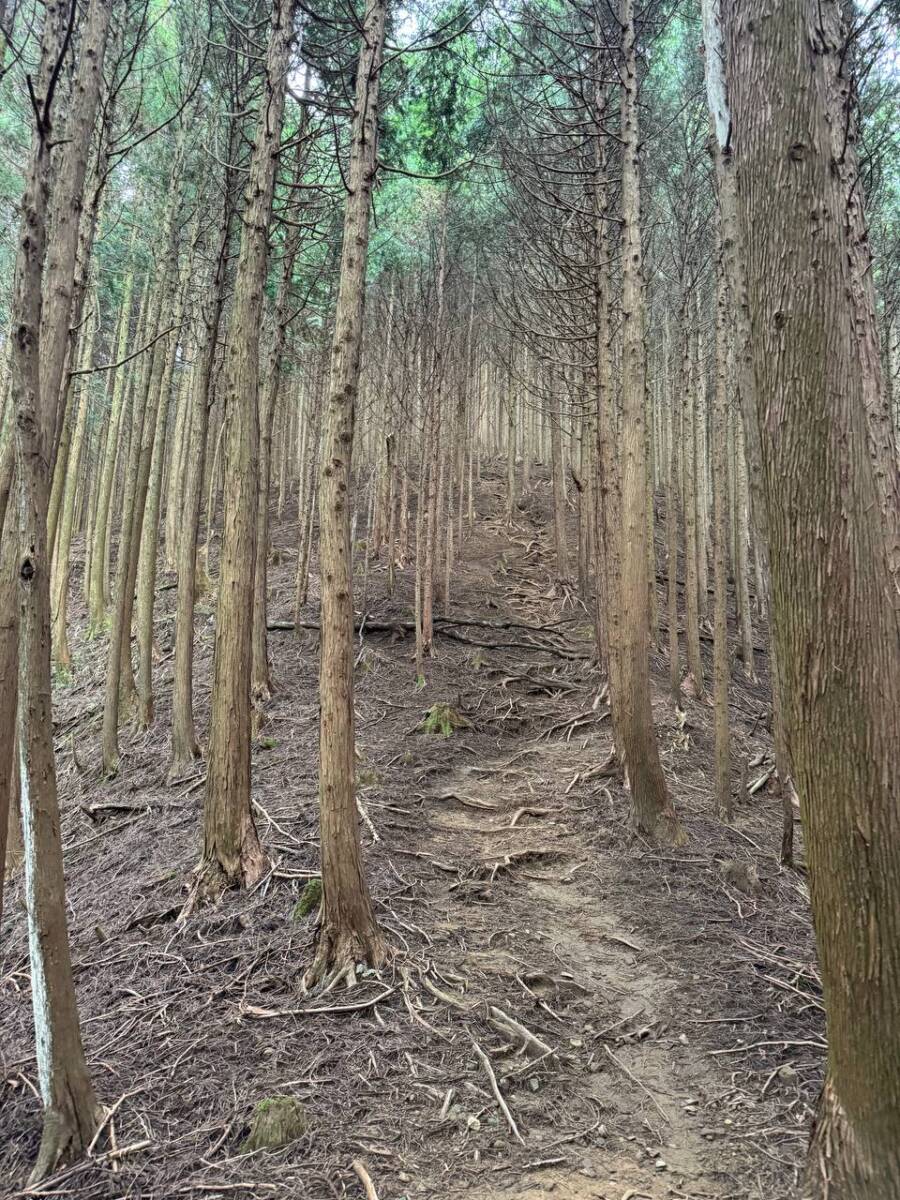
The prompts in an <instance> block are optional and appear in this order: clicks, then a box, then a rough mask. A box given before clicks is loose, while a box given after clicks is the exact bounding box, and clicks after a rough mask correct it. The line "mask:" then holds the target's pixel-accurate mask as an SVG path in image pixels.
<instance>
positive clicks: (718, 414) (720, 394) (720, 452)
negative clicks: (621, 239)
mask: <svg viewBox="0 0 900 1200" xmlns="http://www.w3.org/2000/svg"><path fill="white" fill-rule="evenodd" d="M717 240H720V239H719V235H718V229H717ZM717 251H718V252H717V254H716V392H715V404H714V408H713V432H712V449H713V594H714V601H713V708H714V712H715V718H714V724H715V742H716V787H715V795H716V809H717V811H718V814H719V816H720V817H722V819H723V820H725V821H730V820H731V817H732V805H731V737H730V730H729V723H728V682H729V678H730V674H731V672H730V667H729V661H728V594H727V573H726V570H725V543H726V540H727V536H728V504H727V497H726V491H727V483H728V475H727V471H728V466H727V461H726V453H727V443H728V341H727V338H728V332H727V331H728V293H727V286H726V282H725V269H724V265H723V263H722V252H721V246H718V247H717Z"/></svg>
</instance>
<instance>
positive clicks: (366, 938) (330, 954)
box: [300, 918, 388, 995]
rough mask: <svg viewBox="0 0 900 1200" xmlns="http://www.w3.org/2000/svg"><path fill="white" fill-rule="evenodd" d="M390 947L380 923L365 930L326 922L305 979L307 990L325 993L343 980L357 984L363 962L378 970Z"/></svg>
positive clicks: (303, 986)
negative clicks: (332, 926)
mask: <svg viewBox="0 0 900 1200" xmlns="http://www.w3.org/2000/svg"><path fill="white" fill-rule="evenodd" d="M387 957H388V950H387V946H386V945H385V941H384V938H383V937H382V936H381V932H380V930H379V929H378V927H377V926H376V925H373V927H372V928H371V929H370V930H367V931H366V932H365V933H358V932H356V931H355V930H347V929H333V928H331V927H330V926H329V925H328V923H327V918H326V922H325V923H324V924H323V925H322V927H321V929H320V930H319V940H318V944H317V946H316V955H315V958H314V959H313V961H312V965H311V966H310V967H309V969H308V970H307V972H306V973H305V975H304V976H303V979H302V981H301V985H300V986H301V988H302V990H303V991H304V992H310V991H313V990H314V989H315V990H316V991H318V992H319V993H320V994H322V995H324V994H325V993H327V992H330V991H332V990H333V989H334V988H336V987H337V986H338V985H339V984H340V983H342V982H346V984H347V987H353V986H354V985H355V984H356V982H357V980H356V970H357V967H359V966H365V967H369V968H370V969H371V970H373V971H378V970H380V969H381V967H383V966H384V964H385V962H386V961H387Z"/></svg>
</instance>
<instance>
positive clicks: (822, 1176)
mask: <svg viewBox="0 0 900 1200" xmlns="http://www.w3.org/2000/svg"><path fill="white" fill-rule="evenodd" d="M882 1134H883V1138H884V1140H883V1142H881V1143H879V1144H878V1145H877V1146H874V1147H872V1146H863V1145H862V1144H861V1142H860V1139H859V1138H858V1137H857V1134H856V1131H855V1130H854V1129H853V1127H852V1126H851V1124H850V1122H849V1121H848V1119H847V1114H846V1113H845V1112H844V1110H843V1108H842V1107H841V1104H840V1101H839V1100H838V1098H837V1095H836V1093H835V1090H834V1087H833V1085H832V1083H831V1081H830V1080H829V1079H827V1078H826V1080H825V1086H824V1087H823V1089H822V1095H821V1097H820V1098H819V1111H818V1113H817V1115H816V1120H815V1124H814V1125H813V1130H812V1136H811V1138H810V1142H809V1155H808V1158H807V1163H806V1186H805V1188H804V1191H803V1196H804V1200H900V1142H898V1140H897V1139H896V1138H892V1137H891V1135H890V1131H889V1130H883V1131H882Z"/></svg>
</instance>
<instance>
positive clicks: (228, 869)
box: [178, 838, 269, 923]
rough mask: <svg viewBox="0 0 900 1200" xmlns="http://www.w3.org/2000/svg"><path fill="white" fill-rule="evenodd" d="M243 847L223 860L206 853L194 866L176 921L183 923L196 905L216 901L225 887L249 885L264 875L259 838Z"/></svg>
mask: <svg viewBox="0 0 900 1200" xmlns="http://www.w3.org/2000/svg"><path fill="white" fill-rule="evenodd" d="M253 841H254V843H255V845H250V846H245V847H244V848H243V849H242V850H241V853H240V855H238V856H237V857H234V858H232V857H230V856H229V858H228V859H227V861H223V858H222V856H221V855H220V854H215V853H209V852H207V853H206V854H205V855H204V857H203V858H202V859H201V860H200V862H199V863H198V864H197V866H196V867H195V868H194V875H193V881H192V883H191V887H190V891H189V893H188V898H187V900H186V901H185V902H184V906H183V907H182V909H181V912H180V913H179V915H178V921H179V923H183V922H185V921H186V920H187V919H188V917H189V916H190V915H191V913H192V912H193V911H194V909H195V908H196V907H197V906H198V905H200V904H217V903H218V902H219V900H221V898H222V894H223V893H224V892H226V891H228V889H229V888H238V887H244V888H249V887H253V885H254V884H255V883H258V882H259V880H260V879H261V878H262V876H263V875H264V874H265V871H266V868H267V867H268V865H269V860H268V859H267V858H266V855H265V852H264V851H263V848H262V846H260V844H259V841H258V840H256V838H254V839H253Z"/></svg>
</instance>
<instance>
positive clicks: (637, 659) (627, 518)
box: [612, 0, 685, 844]
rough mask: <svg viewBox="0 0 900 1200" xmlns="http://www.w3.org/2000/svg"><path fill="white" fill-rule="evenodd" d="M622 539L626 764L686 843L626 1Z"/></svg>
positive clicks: (647, 812)
mask: <svg viewBox="0 0 900 1200" xmlns="http://www.w3.org/2000/svg"><path fill="white" fill-rule="evenodd" d="M621 24H622V92H621V137H622V325H623V332H622V438H621V454H622V505H621V507H622V512H621V515H622V538H623V544H624V546H626V547H627V553H624V554H623V555H622V556H621V576H622V593H621V600H620V604H621V614H622V618H623V619H622V623H621V661H620V673H619V676H620V677H619V681H618V682H619V685H620V686H619V694H618V696H617V695H616V691H615V689H613V691H612V701H613V704H614V705H616V706H617V707H618V709H619V713H620V717H619V722H618V726H619V729H620V731H621V736H622V749H623V751H624V758H625V766H626V769H627V771H628V778H629V783H630V787H631V795H632V801H633V804H634V815H635V821H636V824H637V827H638V829H639V830H640V831H641V832H642V833H644V834H645V835H646V836H648V837H650V838H653V839H654V840H656V841H659V842H664V843H671V844H681V843H683V842H684V841H685V836H684V833H683V832H682V830H681V827H680V825H679V824H678V819H677V818H676V816H675V810H674V808H673V807H672V802H671V800H670V799H669V795H668V792H667V790H666V782H665V778H664V777H663V772H662V764H661V762H660V758H659V745H658V743H657V740H656V731H655V730H654V727H653V708H652V705H651V701H650V663H649V650H650V647H649V611H648V609H649V598H648V592H647V540H646V539H647V514H646V503H647V499H646V497H647V448H646V428H645V412H646V406H645V393H646V387H647V362H646V347H645V343H644V319H645V312H644V307H645V305H644V281H643V271H642V263H641V230H640V159H639V144H640V143H639V133H638V103H637V100H638V78H637V53H636V45H635V42H636V36H635V26H634V8H633V0H622V4H621Z"/></svg>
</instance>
